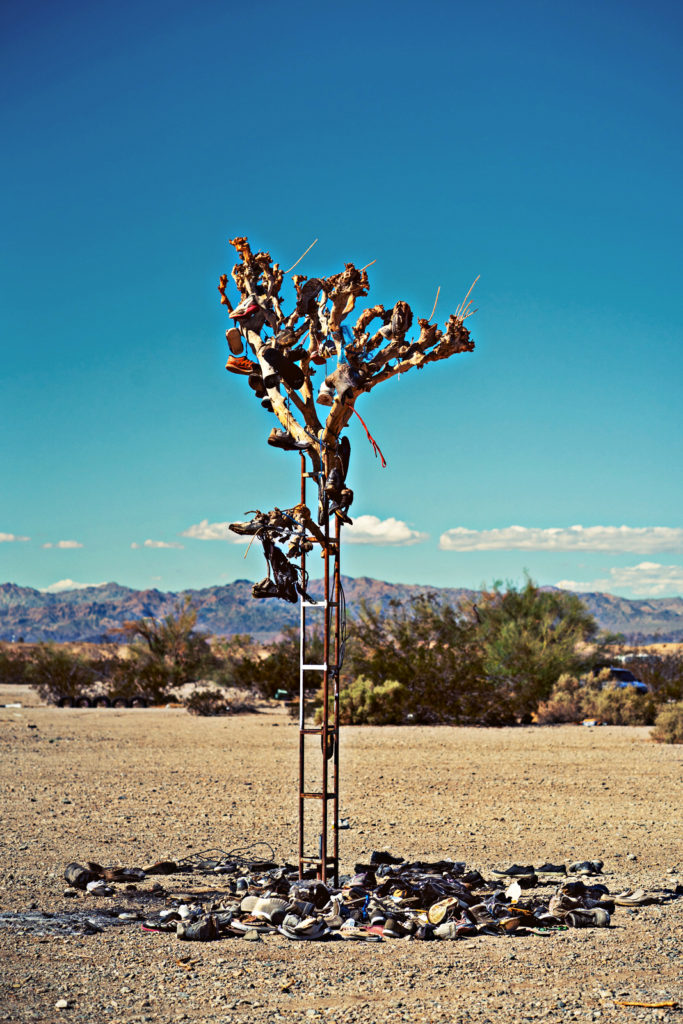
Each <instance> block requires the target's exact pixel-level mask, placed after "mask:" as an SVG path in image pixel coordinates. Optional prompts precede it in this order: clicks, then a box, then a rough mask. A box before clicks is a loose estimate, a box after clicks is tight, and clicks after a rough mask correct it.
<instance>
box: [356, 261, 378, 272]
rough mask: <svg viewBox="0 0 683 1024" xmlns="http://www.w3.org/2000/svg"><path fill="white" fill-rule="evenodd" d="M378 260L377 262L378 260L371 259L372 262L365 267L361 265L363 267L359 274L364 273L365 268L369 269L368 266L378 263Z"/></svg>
mask: <svg viewBox="0 0 683 1024" xmlns="http://www.w3.org/2000/svg"><path fill="white" fill-rule="evenodd" d="M376 262H377V260H371V261H370V263H366V264H365V266H364V267H361V268H360V270H359V271H358V273H359V274H362V273H363V271H364V270H367V269H368V267H371V266H372V265H373V263H376Z"/></svg>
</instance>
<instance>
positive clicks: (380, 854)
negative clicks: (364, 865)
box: [370, 850, 405, 864]
mask: <svg viewBox="0 0 683 1024" xmlns="http://www.w3.org/2000/svg"><path fill="white" fill-rule="evenodd" d="M370 863H371V864H403V863H405V858H404V857H393V856H392V855H391V854H390V853H388V852H387V851H386V850H373V851H372V853H371V854H370Z"/></svg>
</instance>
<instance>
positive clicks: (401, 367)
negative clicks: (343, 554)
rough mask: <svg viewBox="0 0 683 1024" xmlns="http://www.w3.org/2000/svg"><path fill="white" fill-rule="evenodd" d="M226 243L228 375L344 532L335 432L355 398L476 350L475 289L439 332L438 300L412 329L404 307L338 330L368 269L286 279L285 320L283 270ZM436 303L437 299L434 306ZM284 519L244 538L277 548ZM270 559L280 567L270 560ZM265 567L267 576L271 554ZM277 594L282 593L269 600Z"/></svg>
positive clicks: (346, 496) (378, 308) (342, 455)
mask: <svg viewBox="0 0 683 1024" xmlns="http://www.w3.org/2000/svg"><path fill="white" fill-rule="evenodd" d="M230 244H231V245H232V246H233V248H234V249H235V250H236V251H237V254H238V257H239V261H238V262H237V263H236V264H235V266H234V267H233V269H232V278H233V280H234V282H235V285H236V286H237V291H238V292H239V301H238V302H236V303H233V302H232V300H231V299H230V298H229V296H228V295H227V292H226V289H227V287H228V276H227V274H223V275H222V276H221V278H220V283H219V285H218V290H219V292H220V296H221V303H222V304H223V305H224V306H226V308H227V310H228V315H229V317H230V318H231V320H232V321H233V324H232V325H231V326H230V327H229V328H228V330H227V331H226V339H227V342H228V346H229V349H230V353H231V354H230V356H229V358H228V362H227V364H226V369H227V370H229V371H230V372H232V373H234V374H237V375H241V376H246V377H247V379H248V385H249V387H250V388H251V389H252V391H253V392H254V394H255V397H256V398H257V399H258V400H259V401H260V402H261V405H262V406H263V407H264V408H265V409H267V410H268V411H269V412H273V413H274V414H275V416H276V417H277V419H278V420H279V422H280V425H281V427H282V430H278V429H277V428H273V430H272V431H271V434H270V436H269V438H268V442H269V444H271V445H273V446H274V447H277V448H281V449H283V450H285V451H306V452H307V453H308V455H309V457H310V459H311V462H312V464H313V472H314V473H315V474H319V479H320V481H321V484H320V492H321V500H320V513H319V517H318V521H319V523H320V524H321V525H324V522H325V520H326V517H327V515H331V514H334V515H336V516H337V517H338V518H339V519H340V520H341V521H342V522H346V523H351V522H352V521H351V520H350V519H349V517H348V510H349V507H350V505H351V502H352V501H353V492H352V491H351V490H350V489H349V488H348V487H346V485H345V484H346V473H347V470H348V462H349V454H350V447H349V443H348V438H346V437H344V438H342V437H341V433H342V431H343V430H344V428H345V427H346V426H347V424H348V422H349V420H350V418H351V416H352V414H353V412H354V411H355V409H354V406H355V403H356V401H357V399H358V397H359V396H360V395H362V394H363V393H366V392H370V391H371V390H372V389H373V388H374V387H376V386H377V385H378V384H381V383H382V382H383V381H385V380H389V379H390V378H391V377H395V376H397V375H398V374H403V373H407V372H408V371H409V370H412V369H413V367H417V368H418V369H421V368H422V367H423V366H425V365H426V364H427V363H432V362H437V361H439V360H442V359H448V358H449V357H450V356H453V355H457V354H459V353H461V352H471V351H472V349H473V348H474V342H473V341H472V340H471V337H470V332H469V330H468V329H467V327H466V326H465V321H466V320H467V318H468V317H469V316H471V315H472V313H474V312H476V310H473V309H472V308H471V306H472V300H471V299H470V294H471V292H472V288H470V290H469V291H468V293H467V295H466V296H465V299H464V300H463V302H462V303H461V304H460V305H459V306H458V308H457V309H456V311H455V312H454V313H452V314H451V315H450V316H449V317H448V319H447V320H446V323H445V325H444V327H443V329H442V328H440V327H438V325H437V324H435V323H431V320H432V317H433V315H434V312H435V310H436V304H437V303H436V301H435V303H434V309H433V310H432V315H431V316H430V318H429V319H428V320H422V319H418V320H417V325H416V327H414V326H413V323H414V318H413V312H412V310H411V308H410V306H409V305H408V303H407V302H402V301H399V302H396V303H395V304H394V306H393V307H391V308H389V309H385V307H384V306H382V305H374V306H370V307H369V308H366V309H364V310H363V311H362V312H361V313H360V314H359V315H357V317H356V320H355V323H354V324H353V325H351V326H349V324H347V323H346V322H345V321H346V320H347V318H348V317H349V316H350V314H351V313H353V312H354V310H355V308H356V302H357V300H358V299H361V298H364V297H365V296H367V294H368V292H369V290H370V284H369V281H368V275H367V267H363V268H362V269H361V270H358V269H357V268H356V267H355V266H354V265H353V263H347V264H346V266H345V268H344V270H343V271H341V272H340V273H338V274H333V275H332V276H331V277H320V278H318V277H311V278H307V277H306V276H304V275H301V274H293V275H292V282H293V284H294V289H295V301H294V303H293V308H292V309H291V311H289V312H285V311H284V310H283V308H282V303H283V300H282V297H281V295H280V289H281V287H282V283H283V280H284V272H283V271H282V270H281V269H280V265H279V264H278V263H274V262H273V261H272V259H271V256H270V253H268V252H257V253H253V252H252V251H251V248H250V246H249V242H248V241H247V239H246V238H233V239H231V240H230ZM310 248H312V246H309V249H310ZM306 252H308V250H306ZM305 255H306V253H304V254H303V256H305ZM303 256H302V257H301V258H300V259H299V260H298V261H297V263H296V264H294V266H293V267H291V268H290V270H293V269H294V267H295V266H297V265H298V264H299V263H300V262H301V259H303ZM373 262H374V261H373ZM371 265H372V264H368V265H367V266H368V267H369V266H371ZM477 280H478V278H477V279H475V282H474V283H475V284H476V281H477ZM472 287H474V285H473V286H472ZM438 295H439V292H438V291H437V299H438ZM329 360H331V361H333V363H334V366H335V368H334V369H333V371H332V372H331V373H328V374H326V376H324V377H323V378H322V379H321V380H320V383H319V386H318V387H317V389H316V386H315V383H314V381H313V377H314V376H315V374H316V373H317V372H318V371H319V370H321V368H326V367H327V363H328V361H329ZM323 372H324V371H323ZM321 406H322V407H325V408H327V409H329V411H328V412H327V415H326V417H325V418H324V422H322V421H321V417H320V415H319V413H320V407H321ZM366 431H367V428H366ZM368 437H370V434H369V433H368ZM373 444H375V442H374V441H373ZM380 454H381V453H380ZM382 461H383V457H382ZM383 464H384V461H383ZM304 508H305V506H304ZM292 511H293V510H292ZM305 513H306V514H305V515H304V514H303V513H299V514H298V527H295V529H299V531H300V532H299V534H297V536H296V537H294V538H293V540H292V538H288V539H290V540H292V543H291V544H290V557H292V555H294V553H295V552H298V551H299V550H300V547H301V545H303V544H305V543H306V541H305V530H306V529H309V531H310V532H312V533H313V535H315V533H314V531H313V530H312V527H314V526H315V524H314V523H313V520H312V519H311V516H310V513H309V512H308V509H305ZM282 515H283V513H281V512H280V511H279V510H278V509H275V510H274V512H273V513H265V514H262V513H257V517H260V519H259V520H258V524H257V525H254V529H253V530H249V532H253V533H257V534H258V536H259V537H260V539H261V540H262V542H265V541H266V540H268V541H270V542H271V543H272V542H273V541H274V540H283V539H284V538H283V537H282V536H281V535H280V536H278V532H277V531H278V520H281V517H282ZM269 517H270V519H269ZM273 517H274V518H273ZM254 524H256V520H254ZM245 525H246V524H233V526H232V528H235V527H236V528H237V530H236V532H246V531H245V530H244V529H243V528H244V526H245ZM281 525H282V524H281V522H280V526H281ZM318 532H320V531H318ZM268 550H269V552H270V548H269V549H268ZM282 557H283V558H284V557H285V556H284V554H283V556H282ZM275 558H276V561H278V558H277V555H275ZM268 562H269V565H270V566H271V567H272V553H271V554H270V557H268ZM283 570H284V567H283V566H282V565H281V566H280V569H279V570H278V574H277V575H278V576H280V577H282V571H283ZM282 578H283V577H282ZM283 580H284V578H283ZM265 582H266V581H264V584H265ZM298 585H299V586H300V587H301V588H302V589H303V588H305V586H306V584H305V581H303V580H301V581H300V582H299V584H298ZM259 586H260V585H258V584H257V587H259ZM278 589H282V591H283V592H282V593H276V592H275V591H276V590H278ZM294 593H295V591H294V590H293V589H292V586H291V585H288V586H284V582H283V586H282V587H280V586H279V584H278V585H276V586H275V587H273V586H267V587H266V586H264V587H263V588H262V592H259V593H258V594H256V595H255V596H260V597H265V596H273V597H283V598H284V599H285V600H290V601H291V600H292V599H293V595H294Z"/></svg>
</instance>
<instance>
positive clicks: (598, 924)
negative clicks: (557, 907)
mask: <svg viewBox="0 0 683 1024" xmlns="http://www.w3.org/2000/svg"><path fill="white" fill-rule="evenodd" d="M565 922H566V923H567V924H568V925H569V927H570V928H609V923H610V916H609V913H608V911H607V910H604V909H603V908H602V907H593V908H592V909H589V910H581V909H578V910H570V911H569V913H568V914H567V916H566V917H565Z"/></svg>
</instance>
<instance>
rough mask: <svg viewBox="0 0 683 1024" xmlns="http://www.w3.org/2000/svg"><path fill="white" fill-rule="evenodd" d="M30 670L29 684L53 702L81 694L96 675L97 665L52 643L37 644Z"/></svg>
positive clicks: (73, 697) (28, 671)
mask: <svg viewBox="0 0 683 1024" xmlns="http://www.w3.org/2000/svg"><path fill="white" fill-rule="evenodd" d="M27 673H28V678H29V679H30V685H31V686H32V687H33V688H34V689H35V690H37V691H38V693H39V694H40V696H41V697H42V698H43V700H47V701H49V702H50V703H56V702H57V701H58V700H60V699H62V698H64V697H66V698H68V699H72V700H73V699H76V698H78V697H80V696H81V695H82V694H83V692H84V690H86V689H87V688H88V687H89V686H90V685H91V684H92V683H93V682H94V681H95V679H96V672H95V669H94V668H93V666H92V665H91V664H89V662H88V661H87V660H86V659H85V658H83V657H81V656H80V655H77V654H72V653H71V652H70V651H67V650H65V649H64V648H61V647H55V646H54V645H52V644H39V645H38V647H37V648H36V649H35V650H34V652H33V657H32V661H31V663H30V664H29V665H28V668H27Z"/></svg>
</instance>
